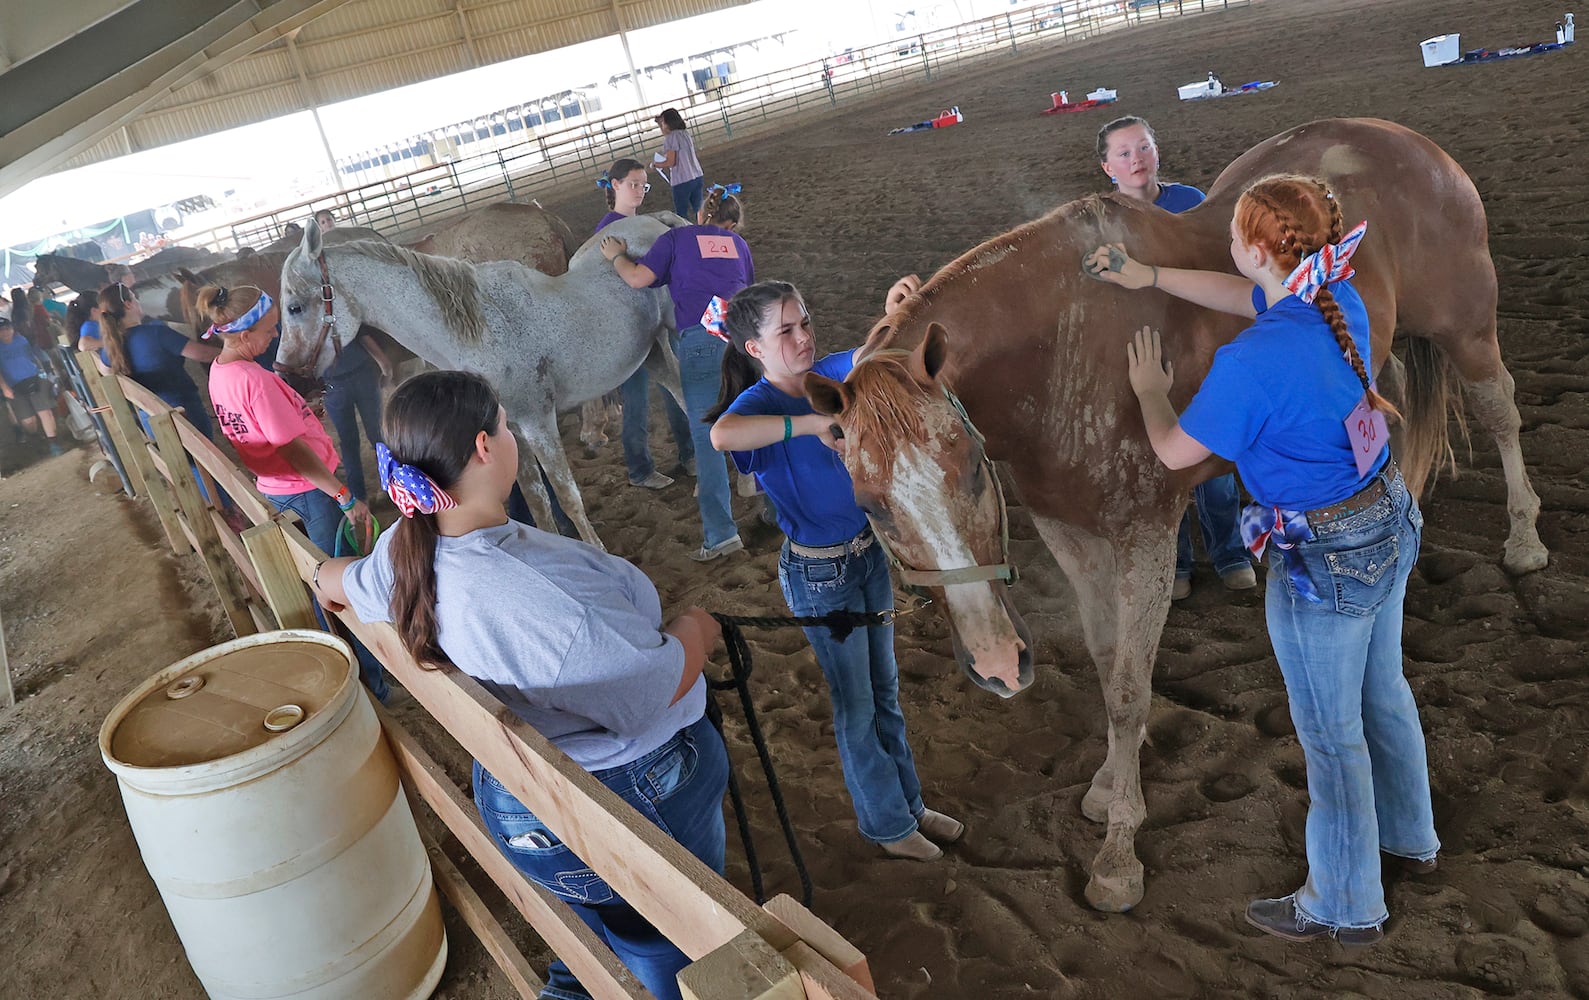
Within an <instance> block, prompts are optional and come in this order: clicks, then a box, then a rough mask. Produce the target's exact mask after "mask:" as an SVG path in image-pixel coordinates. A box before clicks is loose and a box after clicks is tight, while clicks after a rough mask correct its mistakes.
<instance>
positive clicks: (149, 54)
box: [0, 0, 749, 196]
mask: <svg viewBox="0 0 1589 1000" xmlns="http://www.w3.org/2000/svg"><path fill="white" fill-rule="evenodd" d="M746 2H749V0H241V2H239V0H65V2H63V0H8V2H4V3H0V196H4V195H6V194H9V193H10V192H12V191H14V190H16V189H17V188H19V187H21V186H22V185H23V184H25V183H27V181H28V180H30V179H32V178H34V177H37V176H40V175H42V174H47V173H50V172H53V171H56V170H63V169H67V168H70V167H78V166H83V165H85V164H88V163H93V162H96V161H99V160H105V159H110V158H112V157H116V156H124V155H126V154H128V153H135V152H139V151H140V150H145V149H152V148H154V147H156V146H162V145H166V144H168V143H173V142H179V141H181V140H184V139H192V138H196V137H198V136H201V135H207V134H210V133H212V132H218V131H222V130H224V129H229V128H236V127H238V126H241V125H249V124H253V123H255V122H260V121H264V120H266V119H269V118H275V117H278V116H281V115H286V114H291V113H293V112H297V111H304V110H307V109H309V108H312V107H318V106H322V105H326V104H331V103H334V102H337V101H345V100H348V99H350V98H354V97H362V96H364V95H367V94H373V93H378V92H380V91H383V90H389V89H391V88H393V87H400V86H403V85H405V84H411V83H419V82H421V81H424V80H430V79H434V78H436V77H439V76H446V75H448V74H451V73H457V72H460V71H463V70H466V69H472V68H474V67H476V66H485V65H488V64H490V63H495V62H502V61H505V60H508V59H516V58H518V57H520V56H526V55H533V54H534V53H537V52H546V51H550V50H552V49H557V48H562V47H563V46H567V45H573V44H575V43H578V42H585V41H591V40H594V39H598V38H604V37H607V36H609V35H614V34H617V33H618V32H619V31H632V30H635V29H637V28H645V27H650V26H652V25H655V24H662V23H664V22H667V21H673V20H677V19H680V18H685V17H693V16H695V15H697V14H705V13H709V12H711V11H714V10H722V9H724V8H727V7H732V6H737V5H738V4H741V3H746ZM614 69H615V71H619V72H621V71H624V70H627V67H622V68H619V67H614Z"/></svg>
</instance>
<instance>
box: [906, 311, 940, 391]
mask: <svg viewBox="0 0 1589 1000" xmlns="http://www.w3.org/2000/svg"><path fill="white" fill-rule="evenodd" d="M911 360H912V361H919V362H920V363H921V374H923V375H925V376H926V377H927V381H929V382H931V381H935V380H936V379H937V378H938V373H939V372H941V371H943V366H944V365H945V364H947V363H948V361H949V331H948V330H945V329H944V328H943V326H942V325H940V324H938V323H929V324H928V325H927V336H926V337H924V338H922V342H921V346H920V347H918V348H916V354H915V356H914V357H913V358H912V359H911Z"/></svg>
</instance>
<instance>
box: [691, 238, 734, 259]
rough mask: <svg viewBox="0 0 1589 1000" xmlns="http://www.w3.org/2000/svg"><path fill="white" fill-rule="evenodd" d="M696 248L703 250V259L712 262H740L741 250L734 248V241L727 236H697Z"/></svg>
mask: <svg viewBox="0 0 1589 1000" xmlns="http://www.w3.org/2000/svg"><path fill="white" fill-rule="evenodd" d="M695 244H696V246H698V247H700V248H701V259H702V260H710V259H712V258H714V257H715V258H717V259H719V260H738V259H739V248H738V247H736V246H734V241H733V240H732V239H731V238H729V237H727V236H697V237H695Z"/></svg>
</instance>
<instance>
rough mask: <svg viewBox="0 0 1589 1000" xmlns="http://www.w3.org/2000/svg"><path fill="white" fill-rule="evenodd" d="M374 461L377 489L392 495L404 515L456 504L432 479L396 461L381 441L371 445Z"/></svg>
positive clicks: (429, 512) (423, 512)
mask: <svg viewBox="0 0 1589 1000" xmlns="http://www.w3.org/2000/svg"><path fill="white" fill-rule="evenodd" d="M375 463H376V465H377V467H378V468H379V469H380V474H381V489H383V490H385V491H386V495H387V496H389V497H391V498H392V502H393V503H395V504H396V505H397V509H398V511H399V512H401V513H402V515H403V516H404V517H413V516H414V514H415V512H416V511H417V512H418V513H421V514H434V513H436V512H437V511H438V510H450V509H452V508H453V507H456V506H458V501H456V500H454V499H453V498H452V497H451V496H450V495H449V494H448V493H447V491H446V490H444V489H442V488H441V487H440V486H437V485H436V481H435V480H434V479H432V478H430V477H429V476H427V475H425V473H423V472H421V471H420V470H419V469H417V468H415V467H414V466H412V465H406V464H404V463H403V462H399V461H398V460H397V458H396V457H395V456H394V455H393V454H392V450H391V449H390V448H388V447H386V445H385V444H378V445H376V446H375Z"/></svg>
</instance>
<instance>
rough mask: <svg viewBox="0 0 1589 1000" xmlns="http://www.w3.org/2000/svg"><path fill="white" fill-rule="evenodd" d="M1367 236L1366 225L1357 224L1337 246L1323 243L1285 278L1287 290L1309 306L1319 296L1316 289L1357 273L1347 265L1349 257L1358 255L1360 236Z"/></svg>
mask: <svg viewBox="0 0 1589 1000" xmlns="http://www.w3.org/2000/svg"><path fill="white" fill-rule="evenodd" d="M1366 232H1368V223H1367V222H1366V221H1365V222H1359V223H1358V224H1357V225H1356V226H1355V227H1354V228H1353V229H1352V231H1351V232H1349V233H1347V234H1346V235H1345V236H1343V237H1341V242H1339V243H1326V244H1324V245H1323V246H1322V247H1319V249H1318V250H1317V251H1315V252H1314V253H1310V254H1308V255H1307V256H1306V257H1304V258H1302V263H1300V264H1298V265H1297V266H1296V269H1295V270H1293V271H1292V272H1291V273H1290V274H1288V275H1286V281H1285V285H1286V290H1287V291H1289V292H1291V294H1293V295H1295V296H1296V297H1297V298H1299V299H1301V300H1302V301H1303V302H1307V303H1309V304H1311V303H1312V302H1313V300H1314V298H1316V297H1317V296H1318V294H1319V289H1321V288H1323V287H1324V286H1325V285H1328V284H1329V283H1330V282H1332V281H1345V280H1346V279H1347V278H1350V277H1351V276H1352V275H1353V274H1356V273H1357V272H1356V271H1353V270H1352V265H1351V264H1349V263H1347V262H1348V261H1350V260H1351V259H1352V254H1354V253H1356V252H1357V245H1358V244H1359V243H1361V242H1363V234H1364V233H1366Z"/></svg>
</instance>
